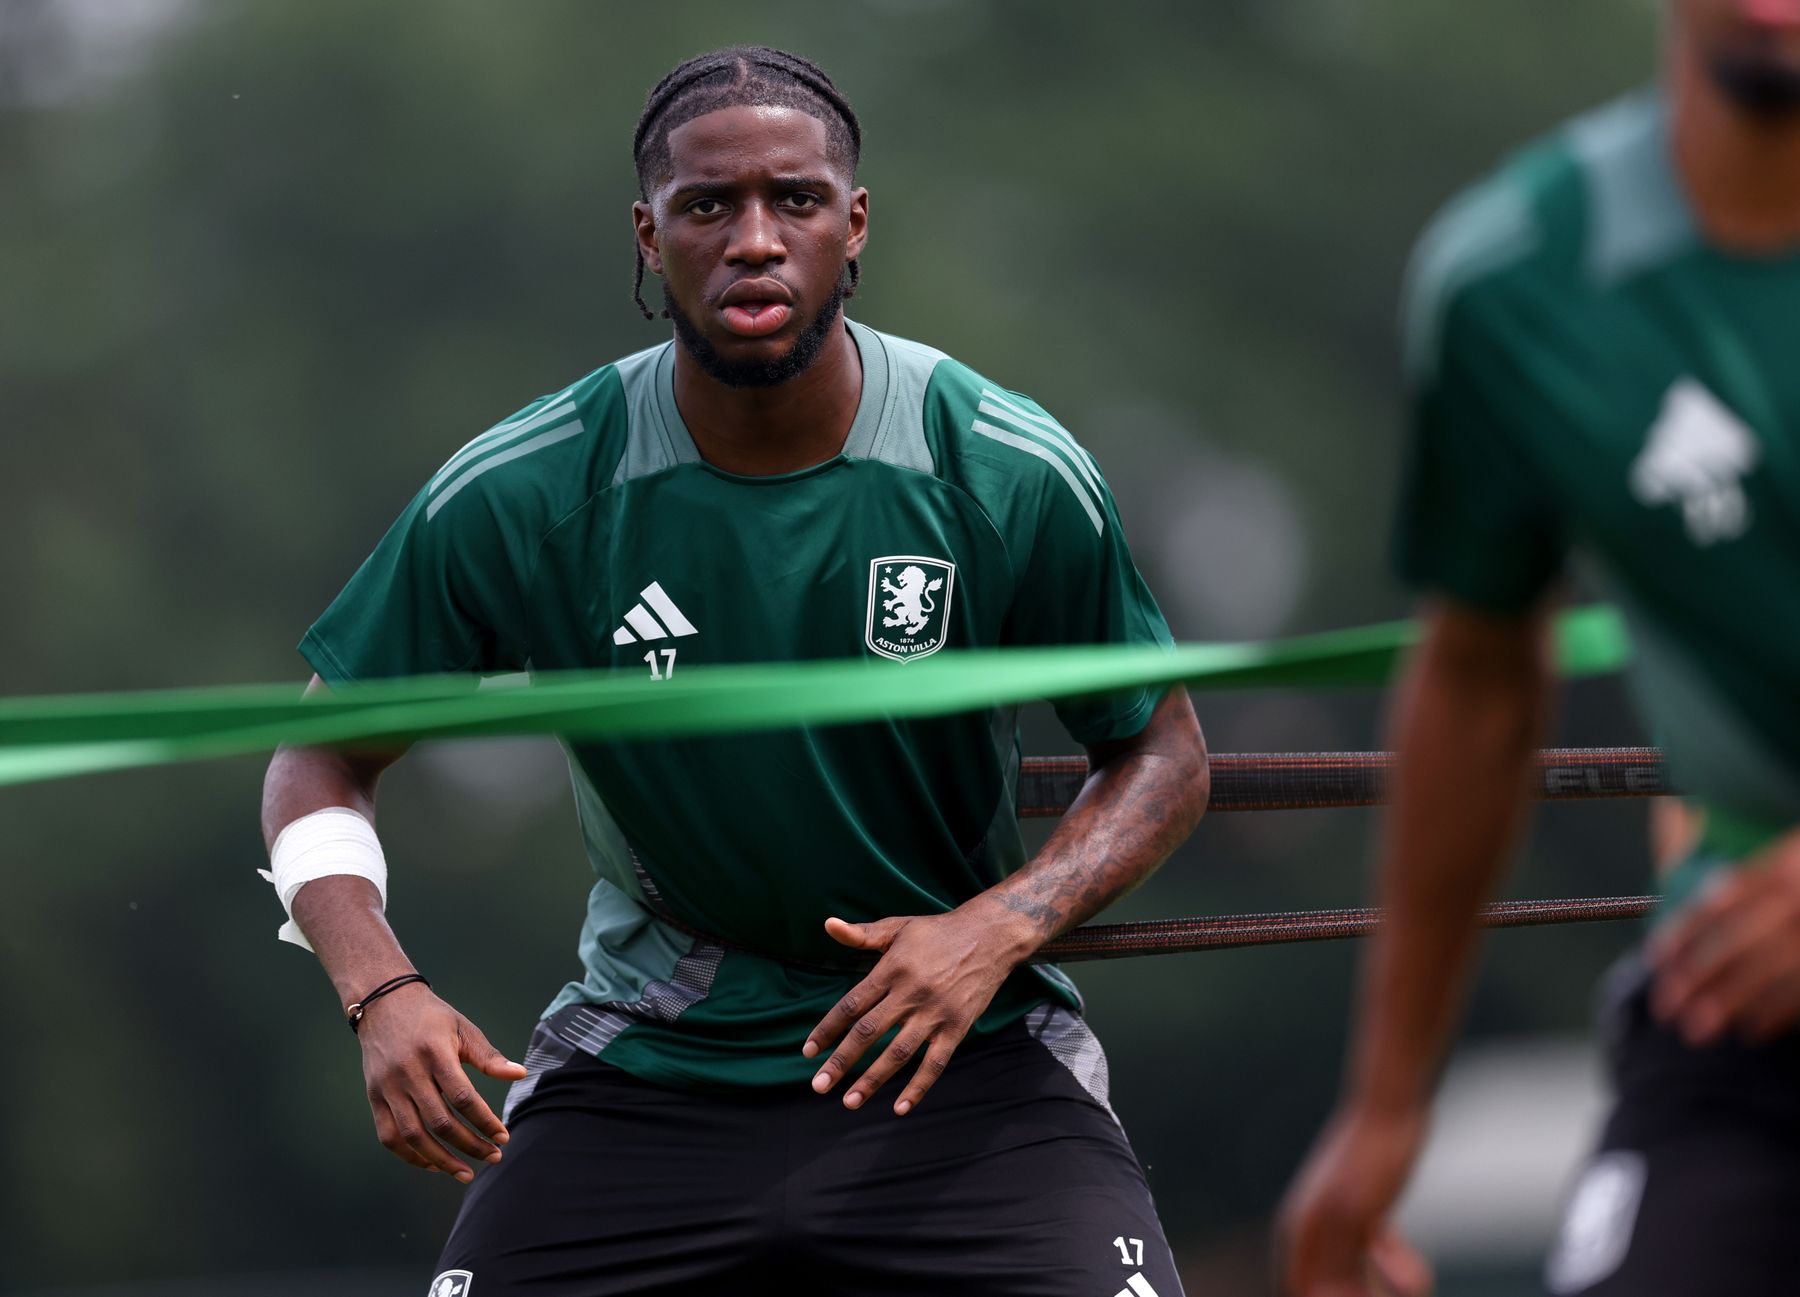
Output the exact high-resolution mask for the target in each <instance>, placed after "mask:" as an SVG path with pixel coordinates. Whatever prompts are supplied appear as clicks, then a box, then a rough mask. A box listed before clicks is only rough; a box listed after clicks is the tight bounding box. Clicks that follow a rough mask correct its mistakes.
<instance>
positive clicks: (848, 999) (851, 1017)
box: [800, 969, 887, 1058]
mask: <svg viewBox="0 0 1800 1297" xmlns="http://www.w3.org/2000/svg"><path fill="white" fill-rule="evenodd" d="M886 994H887V979H886V975H885V974H882V973H881V972H880V970H879V969H877V970H876V971H875V972H873V973H870V974H869V975H868V976H867V977H865V978H863V980H862V981H860V982H858V983H857V984H856V985H855V986H853V987H851V988H850V989H849V990H848V991H846V992H844V998H843V999H841V1000H839V1001H838V1002H837V1003H836V1004H834V1005H832V1006H831V1012H830V1013H828V1014H826V1015H825V1016H824V1017H823V1018H820V1019H819V1025H818V1026H816V1027H814V1028H813V1029H812V1031H810V1032H809V1033H807V1037H806V1043H805V1044H804V1045H802V1046H801V1047H800V1054H801V1057H803V1058H816V1057H818V1055H819V1054H821V1053H823V1052H824V1051H825V1050H827V1049H830V1048H831V1047H832V1045H834V1044H836V1043H837V1042H838V1040H840V1039H841V1038H842V1037H843V1035H844V1033H845V1032H847V1031H849V1030H850V1024H851V1023H853V1022H855V1021H856V1020H857V1019H858V1018H860V1017H862V1016H863V1014H865V1013H868V1012H870V1011H871V1010H873V1009H874V1008H875V1006H876V1005H878V1004H880V1003H881V1001H882V998H883V997H884V996H886Z"/></svg>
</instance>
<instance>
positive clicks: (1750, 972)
mask: <svg viewBox="0 0 1800 1297" xmlns="http://www.w3.org/2000/svg"><path fill="white" fill-rule="evenodd" d="M1797 973H1800V959H1797V958H1796V952H1794V951H1793V950H1791V949H1790V946H1789V942H1788V940H1787V939H1786V933H1785V931H1784V929H1783V928H1782V927H1781V925H1779V924H1777V925H1772V926H1771V927H1769V928H1766V929H1765V930H1763V931H1762V932H1760V933H1758V934H1757V935H1756V938H1755V939H1753V940H1749V941H1747V942H1746V943H1745V944H1744V945H1743V946H1742V947H1740V948H1739V951H1738V953H1737V956H1736V958H1734V959H1733V960H1731V962H1730V963H1728V964H1725V965H1724V966H1723V967H1722V968H1721V969H1720V970H1719V971H1718V973H1717V974H1716V975H1715V976H1714V977H1713V978H1712V980H1711V981H1709V982H1708V983H1707V984H1706V985H1705V986H1704V987H1703V988H1702V989H1701V990H1700V991H1698V992H1697V993H1695V994H1694V995H1693V996H1692V997H1691V998H1690V999H1689V1000H1688V1001H1687V1003H1686V1005H1685V1006H1684V1008H1683V1009H1682V1011H1681V1016H1680V1018H1679V1019H1678V1022H1679V1025H1680V1028H1681V1032H1682V1035H1683V1037H1684V1038H1685V1039H1687V1040H1688V1041H1689V1042H1690V1043H1692V1044H1706V1043H1708V1042H1710V1041H1712V1040H1716V1039H1717V1038H1718V1037H1719V1036H1721V1035H1723V1034H1724V1033H1725V1032H1726V1031H1727V1030H1729V1029H1731V1028H1737V1029H1738V1030H1740V1031H1743V1032H1745V1033H1746V1034H1748V1033H1751V1032H1753V1031H1754V1030H1755V1026H1754V1024H1755V1023H1757V1022H1758V1021H1760V1020H1762V1019H1763V1017H1764V1015H1765V1014H1767V1015H1769V1016H1770V1017H1771V1018H1775V1017H1780V1016H1782V1015H1783V1014H1784V1012H1785V997H1784V996H1783V994H1782V992H1783V989H1784V984H1785V983H1787V982H1789V981H1790V980H1792V979H1793V978H1794V977H1795V976H1796V974H1797Z"/></svg>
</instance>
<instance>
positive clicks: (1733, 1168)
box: [1279, 0, 1800, 1297]
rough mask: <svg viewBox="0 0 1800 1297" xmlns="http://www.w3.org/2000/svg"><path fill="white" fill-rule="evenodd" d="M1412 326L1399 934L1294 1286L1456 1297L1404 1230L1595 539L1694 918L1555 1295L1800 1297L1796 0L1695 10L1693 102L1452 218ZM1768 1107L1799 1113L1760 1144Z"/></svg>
mask: <svg viewBox="0 0 1800 1297" xmlns="http://www.w3.org/2000/svg"><path fill="white" fill-rule="evenodd" d="M1406 335H1407V348H1408V370H1409V383H1410V386H1411V389H1412V397H1411V399H1412V415H1413V424H1414V427H1413V451H1412V460H1411V463H1410V466H1409V476H1408V482H1407V486H1406V490H1405V492H1404V493H1403V504H1402V510H1401V520H1400V528H1399V535H1398V539H1399V547H1398V558H1399V566H1400V569H1401V572H1402V575H1403V576H1405V577H1406V578H1407V579H1408V580H1409V581H1411V582H1413V583H1414V584H1417V585H1419V586H1421V587H1422V588H1423V589H1424V590H1425V591H1426V592H1427V594H1428V595H1429V596H1430V600H1431V602H1430V603H1429V604H1428V606H1427V610H1426V615H1427V618H1428V633H1427V635H1426V638H1425V640H1424V643H1423V644H1422V646H1421V647H1420V649H1419V651H1418V652H1417V653H1416V655H1415V656H1414V657H1413V659H1412V660H1411V662H1410V663H1409V665H1408V667H1407V670H1406V673H1405V676H1404V678H1403V680H1402V682H1401V683H1400V685H1399V687H1398V691H1397V699H1396V704H1395V712H1394V721H1393V728H1394V743H1395V746H1396V747H1397V748H1398V749H1399V752H1400V758H1399V766H1398V769H1397V772H1396V778H1395V784H1394V793H1395V800H1394V806H1393V809H1392V811H1391V813H1390V814H1389V816H1388V818H1387V821H1386V832H1385V843H1384V847H1383V853H1382V854H1383V865H1382V871H1381V883H1380V892H1381V898H1380V899H1381V904H1382V905H1383V906H1384V907H1385V908H1386V909H1387V910H1388V912H1389V914H1390V915H1391V916H1392V919H1391V922H1390V923H1389V925H1388V926H1387V927H1385V928H1384V929H1383V931H1382V933H1381V934H1380V935H1379V936H1378V937H1377V938H1376V939H1375V941H1374V942H1373V944H1372V945H1371V947H1370V949H1369V951H1368V953H1367V955H1366V957H1365V964H1364V975H1363V978H1362V989H1361V1001H1360V1015H1359V1017H1360V1021H1359V1026H1358V1030H1357V1033H1356V1035H1355V1038H1354V1041H1353V1044H1352V1047H1351V1051H1350V1060H1349V1067H1348V1074H1347V1078H1346V1082H1345V1088H1344V1094H1343V1098H1342V1100H1341V1102H1340V1105H1339V1108H1338V1110H1337V1112H1336V1114H1335V1116H1334V1117H1333V1118H1332V1120H1331V1122H1330V1123H1329V1125H1328V1126H1327V1128H1326V1130H1325V1132H1324V1134H1323V1135H1322V1136H1321V1138H1320V1140H1319V1142H1318V1144H1317V1146H1316V1147H1315V1149H1314V1150H1313V1153H1312V1155H1311V1157H1310V1159H1309V1160H1308V1162H1307V1163H1306V1165H1305V1166H1304V1167H1303V1168H1302V1170H1301V1171H1300V1174H1299V1176H1298V1179H1297V1180H1296V1183H1295V1185H1294V1187H1293V1189H1292V1190H1291V1192H1290V1195H1289V1198H1288V1201H1287V1203H1286V1205H1285V1208H1284V1211H1283V1221H1282V1235H1283V1238H1282V1244H1281V1248H1280V1253H1279V1259H1280V1264H1281V1269H1282V1276H1283V1291H1284V1292H1287V1293H1290V1294H1295V1295H1297V1297H1351V1295H1352V1294H1368V1293H1374V1292H1380V1291H1387V1290H1388V1289H1390V1288H1391V1289H1395V1290H1400V1291H1403V1292H1412V1291H1416V1290H1419V1289H1421V1288H1423V1286H1424V1285H1425V1283H1426V1275H1425V1269H1424V1266H1423V1264H1422V1262H1421V1261H1420V1259H1419V1258H1418V1257H1417V1256H1416V1255H1415V1254H1413V1253H1412V1252H1411V1251H1410V1249H1409V1248H1407V1246H1406V1245H1405V1244H1404V1243H1403V1242H1402V1241H1401V1240H1400V1239H1399V1238H1398V1236H1397V1235H1395V1234H1394V1233H1392V1232H1391V1230H1390V1229H1389V1228H1388V1226H1387V1224H1386V1220H1387V1216H1388V1213H1389V1211H1390V1209H1391V1208H1392V1206H1393V1204H1394V1202H1395V1200H1396V1199H1397V1197H1398V1195H1399V1194H1400V1191H1401V1189H1402V1187H1403V1185H1404V1183H1405V1181H1406V1178H1407V1175H1408V1173H1409V1170H1410V1168H1411V1166H1412V1164H1413V1161H1414V1159H1415V1157H1416V1155H1417V1153H1418V1150H1419V1146H1420V1142H1421V1139H1422V1137H1423V1133H1424V1130H1425V1126H1426V1118H1427V1113H1428V1107H1429V1102H1430V1093H1431V1088H1432V1084H1433V1080H1434V1077H1435V1074H1436V1070H1437V1067H1438V1064H1439V1061H1440V1059H1441V1057H1442V1054H1443V1050H1444V1048H1445V1044H1446V1042H1447V1040H1448V1039H1449V1037H1450V1035H1451V1032H1452V1030H1453V1025H1454V1020H1455V1016H1456V1013H1457V1008H1458V1004H1459V1001H1460V999H1461V995H1462V990H1463V987H1464V986H1465V984H1466V982H1467V978H1468V974H1469V969H1470V966H1471V963H1472V959H1473V953H1474V948H1475V939H1474V934H1473V929H1472V926H1471V924H1472V920H1473V916H1474V914H1475V911H1476V908H1477V906H1478V905H1479V903H1480V901H1481V900H1482V898H1483V897H1484V896H1485V895H1486V894H1487V893H1488V891H1489V889H1490V887H1491V885H1492V884H1493V883H1494V881H1495V879H1496V878H1497V876H1498V873H1499V870H1500V868H1501V866H1502V864H1503V862H1504V860H1505V859H1506V856H1507V854H1508V851H1509V848H1510V846H1511V844H1512V843H1513V842H1514V840H1515V839H1516V837H1517V835H1518V832H1519V829H1520V826H1521V824H1522V822H1523V820H1524V818H1525V813H1526V809H1527V800H1528V799H1527V792H1526V789H1527V767H1528V763H1529V761H1530V756H1531V751H1532V749H1533V747H1534V746H1535V745H1536V743H1537V742H1538V740H1539V739H1540V736H1541V734H1542V732H1543V726H1544V718H1545V715H1546V712H1547V709H1548V704H1549V701H1550V696H1551V672H1550V667H1549V660H1548V657H1547V655H1546V651H1545V645H1546V633H1545V632H1546V619H1547V618H1548V616H1549V614H1550V611H1551V605H1552V604H1553V603H1554V593H1553V592H1554V589H1555V587H1556V586H1557V585H1558V584H1559V574H1560V573H1561V571H1562V569H1563V567H1564V562H1565V557H1566V555H1567V554H1568V553H1569V552H1570V551H1571V550H1572V549H1579V550H1581V551H1583V552H1584V553H1585V554H1586V555H1587V556H1588V557H1590V558H1591V559H1593V560H1594V561H1595V563H1596V566H1597V567H1598V569H1599V571H1600V573H1601V575H1602V578H1603V580H1604V581H1605V582H1606V585H1607V591H1608V594H1609V596H1610V597H1613V598H1615V599H1616V600H1617V601H1618V602H1619V604H1620V605H1621V607H1622V608H1623V609H1624V611H1625V613H1626V615H1627V617H1628V618H1629V620H1630V623H1631V627H1632V631H1633V640H1634V644H1635V656H1636V661H1635V662H1634V665H1633V677H1634V679H1633V683H1634V688H1635V693H1636V697H1637V701H1638V704H1639V707H1640V709H1641V710H1642V712H1643V713H1644V715H1645V718H1646V719H1647V721H1648V722H1649V724H1650V727H1651V729H1652V731H1653V733H1654V735H1655V737H1656V739H1657V741H1658V742H1660V743H1662V744H1663V745H1664V746H1665V748H1666V749H1667V751H1668V754H1669V760H1670V763H1671V767H1672V771H1673V773H1674V775H1675V779H1676V782H1677V786H1679V787H1681V788H1682V789H1683V790H1684V792H1686V793H1688V794H1691V795H1693V799H1694V800H1693V801H1692V802H1691V803H1690V804H1689V806H1688V808H1687V809H1686V810H1685V811H1673V812H1665V814H1664V816H1663V817H1662V818H1664V819H1665V821H1666V820H1673V821H1674V824H1673V829H1674V831H1673V832H1663V833H1659V834H1658V837H1659V838H1660V839H1662V841H1663V843H1664V844H1665V845H1666V846H1667V849H1666V850H1661V851H1659V854H1661V855H1663V856H1664V857H1665V859H1664V861H1662V862H1661V863H1662V864H1663V865H1664V866H1665V867H1670V866H1672V868H1665V871H1664V875H1663V887H1664V891H1665V896H1666V897H1667V904H1666V906H1665V915H1664V918H1663V920H1662V922H1661V924H1660V925H1659V928H1658V930H1657V931H1656V933H1655V934H1654V935H1653V936H1652V938H1651V939H1650V941H1649V942H1648V944H1647V947H1646V951H1645V953H1644V955H1643V957H1642V958H1641V959H1640V958H1636V957H1634V958H1633V959H1632V960H1629V961H1628V962H1627V963H1626V964H1625V965H1624V966H1622V969H1621V975H1620V976H1618V977H1616V978H1615V979H1614V980H1613V982H1612V983H1611V984H1610V989H1611V990H1612V991H1613V996H1612V999H1613V1005H1612V1008H1611V1009H1610V1010H1609V1016H1610V1017H1611V1019H1612V1023H1611V1025H1612V1026H1613V1028H1614V1029H1613V1030H1611V1031H1609V1033H1608V1035H1609V1038H1610V1039H1612V1040H1613V1042H1614V1043H1613V1046H1612V1049H1611V1051H1610V1052H1611V1055H1612V1060H1613V1068H1614V1072H1615V1083H1616V1088H1617V1089H1618V1098H1617V1103H1616V1106H1615V1109H1614V1113H1613V1116H1612V1118H1611V1120H1610V1121H1609V1123H1608V1127H1607V1131H1606V1133H1605V1135H1604V1136H1603V1137H1602V1141H1601V1146H1600V1151H1599V1153H1598V1154H1596V1157H1595V1159H1594V1160H1593V1161H1592V1162H1591V1163H1590V1165H1589V1170H1588V1173H1587V1175H1586V1176H1584V1178H1583V1181H1582V1183H1581V1185H1579V1186H1578V1187H1577V1190H1576V1192H1575V1195H1574V1196H1573V1198H1572V1199H1571V1206H1570V1215H1569V1220H1568V1222H1567V1224H1566V1225H1565V1228H1564V1233H1563V1236H1562V1239H1561V1241H1560V1242H1559V1245H1558V1247H1557V1250H1556V1252H1555V1253H1554V1254H1553V1256H1552V1259H1551V1263H1550V1266H1549V1269H1548V1272H1547V1279H1548V1282H1549V1283H1550V1285H1551V1287H1552V1289H1553V1290H1554V1291H1556V1292H1559V1293H1560V1292H1569V1293H1574V1292H1580V1293H1592V1294H1596V1295H1598V1294H1602V1293H1604V1294H1608V1295H1609V1297H1610V1295H1611V1294H1613V1293H1625V1292H1629V1293H1633V1294H1639V1295H1642V1294H1654V1295H1658V1297H1660V1295H1662V1294H1677V1293H1683V1294H1685V1293H1696V1294H1698V1293H1702V1292H1706V1293H1711V1292H1725V1291H1732V1292H1750V1291H1758V1292H1774V1291H1788V1290H1790V1289H1791V1288H1792V1286H1793V1268H1792V1261H1791V1247H1790V1244H1789V1242H1788V1240H1789V1237H1790V1232H1791V1209H1792V1203H1793V1202H1794V1201H1795V1194H1796V1192H1797V1191H1800V1184H1797V1183H1796V1182H1797V1180H1800V1158H1797V1157H1796V1155H1795V1150H1794V1148H1793V1147H1792V1145H1791V1144H1790V1143H1789V1142H1788V1137H1787V1136H1786V1135H1785V1134H1782V1133H1781V1132H1782V1131H1784V1130H1786V1129H1787V1128H1788V1127H1787V1126H1784V1125H1782V1124H1781V1122H1789V1123H1791V1121H1792V1115H1791V1114H1792V1112H1793V1108H1794V1104H1795V1100H1794V1099H1793V1098H1792V1096H1793V1094H1794V1093H1795V1092H1796V1090H1795V1085H1794V1080H1795V1077H1794V1074H1793V1056H1794V1054H1795V1051H1796V1045H1795V1042H1796V1041H1797V1040H1800V1037H1796V1036H1795V1035H1794V1028H1795V1026H1796V1023H1800V831H1797V830H1796V829H1795V828H1794V826H1795V825H1796V824H1800V653H1797V652H1796V651H1795V647H1794V646H1795V644H1796V642H1797V641H1800V364H1797V363H1796V355H1797V354H1800V353H1796V350H1795V347H1796V340H1797V339H1800V3H1795V2H1794V0H1673V2H1672V3H1671V5H1670V13H1669V30H1668V46H1667V67H1666V88H1665V90H1664V91H1663V92H1662V93H1660V94H1656V95H1649V96H1643V97H1638V98H1635V99H1632V100H1627V101H1624V102H1622V103H1620V104H1616V105H1613V106H1611V107H1609V108H1606V109H1604V110H1601V111H1600V112H1597V113H1595V114H1592V115H1590V116H1588V117H1585V118H1582V119H1580V120H1578V121H1576V122H1575V123H1573V124H1572V125H1570V126H1569V127H1567V128H1566V129H1565V130H1563V131H1562V132H1559V133H1558V134H1557V135H1555V136H1553V137H1551V138H1550V139H1549V140H1547V141H1546V142H1544V143H1542V144H1540V145H1538V146H1536V147H1534V148H1532V149H1529V150H1527V151H1525V152H1524V153H1522V154H1520V155H1519V156H1518V157H1517V158H1515V159H1514V160H1513V161H1512V162H1510V163H1509V164H1507V165H1506V166H1505V167H1503V168H1502V169H1501V170H1500V171H1498V172H1497V173H1496V174H1495V175H1494V176H1492V177H1490V178H1489V179H1488V180H1486V181H1484V182H1483V183H1481V184H1479V185H1477V186H1476V187H1474V188H1473V189H1471V190H1470V191H1468V192H1467V193H1466V194H1465V195H1464V196H1463V197H1461V198H1460V199H1458V200H1457V202H1455V203H1453V204H1452V205H1451V206H1450V207H1449V208H1448V209H1446V212H1445V213H1444V215H1443V216H1441V217H1440V218H1439V220H1438V222H1437V223H1436V224H1435V225H1434V227H1433V228H1432V230H1431V231H1430V232H1428V233H1427V235H1426V236H1425V237H1424V239H1423V240H1421V243H1420V246H1419V250H1418V252H1417V254H1416V256H1415V259H1414V265H1413V269H1412V272H1411V275H1410V282H1409V289H1408V303H1407V319H1406ZM1683 821H1685V823H1683ZM1661 827H1663V828H1665V829H1666V828H1669V827H1670V825H1668V824H1667V823H1665V824H1664V825H1662V826H1661ZM1734 866H1735V868H1734ZM1702 882H1704V884H1705V885H1704V886H1699V885H1698V884H1700V883H1702ZM1765 1092H1766V1093H1765ZM1758 1095H1760V1096H1763V1097H1762V1098H1753V1097H1752V1096H1758ZM1770 1095H1773V1096H1781V1095H1787V1096H1789V1097H1788V1098H1786V1099H1785V1100H1784V1099H1780V1098H1779V1097H1777V1098H1775V1099H1773V1100H1772V1101H1773V1102H1774V1103H1775V1104H1776V1109H1775V1111H1777V1112H1785V1113H1788V1114H1789V1115H1788V1116H1785V1117H1782V1118H1780V1120H1779V1121H1775V1122H1772V1123H1771V1125H1769V1126H1768V1127H1767V1128H1763V1127H1757V1126H1755V1124H1754V1123H1748V1124H1747V1125H1746V1126H1744V1127H1743V1128H1739V1127H1738V1126H1736V1125H1734V1123H1740V1122H1743V1121H1744V1119H1745V1115H1746V1114H1748V1113H1750V1112H1752V1111H1755V1110H1758V1108H1759V1105H1761V1104H1762V1103H1763V1101H1764V1098H1767V1097H1769V1096H1770ZM1745 1150H1750V1151H1748V1152H1746V1151H1745ZM1761 1158H1767V1159H1768V1161H1767V1162H1766V1163H1765V1162H1762V1161H1760V1160H1758V1159H1761ZM1784 1204H1785V1205H1784Z"/></svg>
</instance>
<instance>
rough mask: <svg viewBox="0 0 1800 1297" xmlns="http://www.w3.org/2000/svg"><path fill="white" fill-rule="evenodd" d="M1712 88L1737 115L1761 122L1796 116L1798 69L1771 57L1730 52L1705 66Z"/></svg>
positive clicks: (1799, 108)
mask: <svg viewBox="0 0 1800 1297" xmlns="http://www.w3.org/2000/svg"><path fill="white" fill-rule="evenodd" d="M1708 69H1709V71H1710V72H1711V74H1712V79H1713V84H1714V85H1716V86H1717V87H1718V88H1719V89H1720V90H1721V91H1723V92H1724V94H1725V97H1726V98H1727V99H1728V100H1730V101H1731V103H1732V104H1733V106H1735V107H1736V108H1737V109H1738V110H1739V111H1740V112H1743V113H1746V114H1748V115H1749V116H1751V117H1755V118H1758V119H1760V120H1763V121H1781V120H1784V119H1787V118H1790V117H1793V116H1795V115H1796V114H1800V68H1793V67H1790V66H1788V65H1787V64H1785V63H1783V62H1781V61H1780V60H1779V59H1776V58H1775V57H1773V56H1772V55H1768V54H1760V53H1746V52H1743V51H1737V50H1734V51H1732V52H1730V53H1725V54H1715V55H1714V56H1713V58H1712V60H1711V62H1710V64H1709V65H1708Z"/></svg>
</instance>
